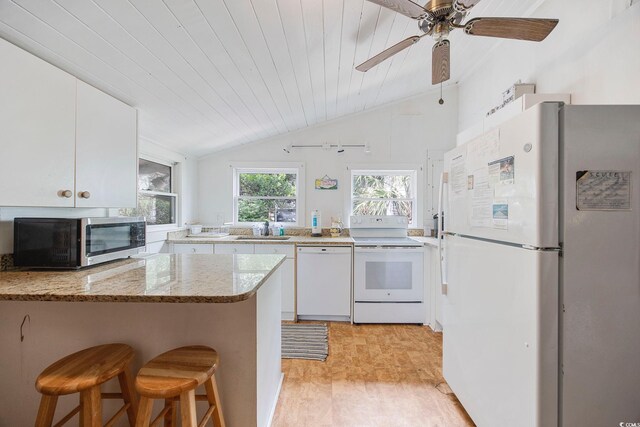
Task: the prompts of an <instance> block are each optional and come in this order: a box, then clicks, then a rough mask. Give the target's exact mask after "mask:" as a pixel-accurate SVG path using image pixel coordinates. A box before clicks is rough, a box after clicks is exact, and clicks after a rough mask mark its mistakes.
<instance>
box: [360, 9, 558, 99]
mask: <svg viewBox="0 0 640 427" xmlns="http://www.w3.org/2000/svg"><path fill="white" fill-rule="evenodd" d="M368 1H370V2H371V3H375V4H377V5H380V6H382V7H386V8H387V9H390V10H393V11H394V12H397V13H400V14H402V15H405V16H407V17H409V18H412V19H415V20H417V21H418V28H419V29H420V30H421V31H422V32H423V34H421V35H417V36H412V37H409V38H407V39H405V40H403V41H401V42H400V43H397V44H395V45H393V46H391V47H390V48H388V49H386V50H383V51H382V52H380V53H379V54H377V55H375V56H373V57H371V58H370V59H368V60H366V61H365V62H363V63H362V64H360V65H358V66H357V67H356V70H358V71H362V72H366V71H368V70H370V69H371V68H373V67H375V66H376V65H378V64H380V63H381V62H382V61H384V60H386V59H388V58H391V57H392V56H393V55H395V54H396V53H399V52H401V51H403V50H404V49H407V48H408V47H410V46H412V45H414V44H415V43H417V42H418V41H419V40H420V39H421V38H422V37H424V36H427V35H428V36H431V37H433V39H434V40H435V44H434V46H433V49H432V70H431V71H432V73H431V83H432V84H434V85H436V84H438V83H440V84H442V83H443V82H445V81H447V80H449V79H450V78H451V72H450V62H451V50H450V42H449V40H448V39H447V37H448V36H449V32H451V31H453V30H455V29H462V30H464V32H465V34H468V35H471V36H484V37H498V38H506V39H515V40H528V41H534V42H540V41H542V40H544V39H545V38H546V37H547V36H548V35H549V34H550V33H551V31H553V29H554V28H555V27H556V25H557V24H558V20H557V19H537V18H474V19H471V20H470V21H468V22H466V23H464V24H462V21H463V20H464V19H465V18H466V16H467V14H468V13H469V10H470V9H471V8H473V7H474V6H475V5H476V4H478V3H479V2H480V0H431V1H430V2H428V3H427V4H426V5H425V6H424V7H422V6H420V5H419V4H417V3H414V2H413V1H411V0H368ZM442 103H443V102H441V104H442Z"/></svg>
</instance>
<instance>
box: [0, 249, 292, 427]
mask: <svg viewBox="0 0 640 427" xmlns="http://www.w3.org/2000/svg"><path fill="white" fill-rule="evenodd" d="M284 259H285V257H284V256H282V255H200V254H198V255H190V254H177V255H176V254H157V255H152V256H147V257H139V258H131V259H126V260H122V261H117V262H114V263H109V264H104V265H101V266H97V267H93V268H89V269H84V270H79V271H24V270H14V271H8V272H2V273H0V343H1V345H0V347H1V348H2V350H0V378H2V387H1V388H0V425H3V426H4V425H7V426H8V425H29V424H32V423H33V421H34V419H35V415H36V413H37V407H38V402H39V397H40V396H39V394H38V393H37V392H36V389H35V386H34V384H35V379H36V377H37V375H38V374H39V373H40V372H41V371H42V370H43V369H44V368H45V367H46V366H48V365H49V364H51V363H52V362H54V361H55V360H57V359H59V358H61V357H64V356H65V355H67V354H70V353H73V352H75V351H77V350H79V349H82V348H86V347H90V346H93V345H98V344H103V343H109V342H123V343H126V344H129V345H131V346H132V347H133V348H134V349H135V350H136V359H135V362H134V371H135V372H137V369H139V368H140V366H142V364H143V363H145V362H146V361H148V360H149V359H151V358H153V357H155V356H156V355H158V354H160V353H162V352H164V351H166V350H169V349H171V348H175V347H179V346H183V345H192V344H202V345H208V346H211V347H213V348H215V349H216V350H217V352H218V354H219V355H220V367H219V370H218V371H217V372H216V377H217V378H218V386H219V389H220V393H221V399H222V406H223V411H224V414H225V418H226V421H227V425H228V426H229V427H234V426H259V427H262V426H266V425H268V424H269V421H270V418H271V416H272V413H273V411H274V409H275V405H276V402H277V398H278V393H279V388H280V384H281V379H282V373H281V367H280V280H281V279H280V271H279V267H280V265H281V264H282V263H283V262H284ZM135 372H134V374H135ZM109 385H115V384H109ZM111 403H113V406H111ZM76 404H77V395H71V396H70V397H67V398H62V399H61V400H60V402H59V413H64V412H65V411H66V410H70V409H71V408H73V407H74V406H75V405H76ZM115 409H116V403H115V402H110V401H105V411H104V412H105V413H106V414H112V413H113V412H114V411H115ZM199 409H204V408H199Z"/></svg>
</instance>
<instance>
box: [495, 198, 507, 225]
mask: <svg viewBox="0 0 640 427" xmlns="http://www.w3.org/2000/svg"><path fill="white" fill-rule="evenodd" d="M492 213H493V228H498V229H501V230H506V229H507V227H508V226H509V203H507V201H506V200H496V201H494V202H493V206H492Z"/></svg>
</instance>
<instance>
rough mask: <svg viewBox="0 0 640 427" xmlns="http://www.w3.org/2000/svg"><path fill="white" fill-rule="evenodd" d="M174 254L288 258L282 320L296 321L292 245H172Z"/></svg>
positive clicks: (285, 271)
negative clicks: (271, 255)
mask: <svg viewBox="0 0 640 427" xmlns="http://www.w3.org/2000/svg"><path fill="white" fill-rule="evenodd" d="M170 250H171V253H174V254H213V253H216V254H237V255H239V254H282V255H285V256H286V257H287V259H286V260H285V261H284V263H283V264H282V266H280V269H281V272H282V308H281V311H282V320H294V319H295V315H296V304H295V263H296V261H295V251H294V246H293V245H292V244H282V243H280V244H253V243H219V244H215V245H214V244H208V243H194V244H191V243H172V244H171V248H170Z"/></svg>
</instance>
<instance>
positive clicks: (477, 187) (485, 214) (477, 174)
mask: <svg viewBox="0 0 640 427" xmlns="http://www.w3.org/2000/svg"><path fill="white" fill-rule="evenodd" d="M468 182H469V183H470V184H472V188H470V190H471V209H470V210H469V214H470V218H469V223H470V224H471V226H472V227H491V226H492V225H493V222H492V219H493V216H492V206H493V189H492V188H491V186H490V185H489V171H488V169H487V168H486V167H484V168H479V169H476V170H475V171H473V175H470V176H469V178H468Z"/></svg>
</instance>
